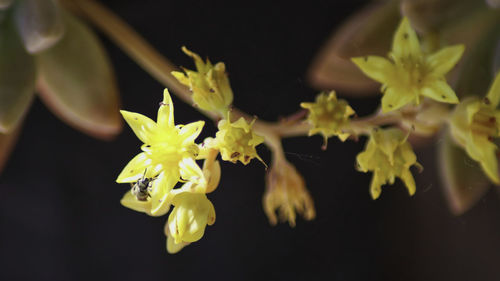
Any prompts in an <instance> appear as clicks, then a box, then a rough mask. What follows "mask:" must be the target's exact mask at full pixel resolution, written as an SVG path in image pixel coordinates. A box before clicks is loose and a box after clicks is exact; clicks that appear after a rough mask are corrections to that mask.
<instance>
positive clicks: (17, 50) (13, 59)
mask: <svg viewBox="0 0 500 281" xmlns="http://www.w3.org/2000/svg"><path fill="white" fill-rule="evenodd" d="M35 79H36V70H35V63H34V61H33V58H32V57H31V56H30V55H29V54H28V53H26V51H25V50H24V48H23V46H22V43H21V40H20V39H19V37H18V35H17V34H16V31H15V30H14V26H13V24H11V23H10V21H5V22H4V23H3V24H1V25H0V132H1V133H7V132H9V131H10V130H11V129H13V128H14V127H16V126H17V125H18V124H19V122H20V120H21V119H22V117H23V116H24V114H25V113H26V111H27V110H28V107H29V105H30V104H31V102H32V100H33V97H34V94H35Z"/></svg>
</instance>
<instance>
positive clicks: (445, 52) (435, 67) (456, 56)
mask: <svg viewBox="0 0 500 281" xmlns="http://www.w3.org/2000/svg"><path fill="white" fill-rule="evenodd" d="M464 50H465V46H464V45H454V46H450V47H445V48H443V49H441V50H439V51H438V52H436V53H434V54H432V55H430V56H429V57H427V63H428V65H429V67H430V68H431V70H430V71H431V72H432V75H436V76H443V75H445V74H446V73H448V72H449V71H450V70H451V69H452V68H453V67H454V66H455V65H456V64H457V62H458V61H459V60H460V58H461V57H462V54H463V53H464Z"/></svg>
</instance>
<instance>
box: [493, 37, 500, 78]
mask: <svg viewBox="0 0 500 281" xmlns="http://www.w3.org/2000/svg"><path fill="white" fill-rule="evenodd" d="M499 71H500V39H498V42H497V46H496V47H495V56H494V57H493V69H492V72H493V73H498V72H499Z"/></svg>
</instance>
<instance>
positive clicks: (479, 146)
mask: <svg viewBox="0 0 500 281" xmlns="http://www.w3.org/2000/svg"><path fill="white" fill-rule="evenodd" d="M465 149H466V151H467V154H468V155H469V156H470V157H471V158H472V159H474V160H476V161H478V162H479V163H480V164H481V168H483V171H484V172H485V173H486V175H487V176H488V178H489V179H490V180H491V181H493V182H494V183H496V184H499V183H500V180H499V177H498V159H497V155H496V153H495V152H496V149H497V146H496V145H495V144H493V143H492V142H491V141H490V140H489V139H488V138H487V137H486V136H482V135H480V136H476V135H471V141H469V142H467V143H466V146H465Z"/></svg>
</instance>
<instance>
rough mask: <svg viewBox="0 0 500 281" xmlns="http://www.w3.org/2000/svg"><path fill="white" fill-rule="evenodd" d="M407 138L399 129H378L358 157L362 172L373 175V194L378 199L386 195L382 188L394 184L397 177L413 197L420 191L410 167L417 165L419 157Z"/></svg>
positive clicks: (371, 188)
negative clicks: (382, 194) (417, 190)
mask: <svg viewBox="0 0 500 281" xmlns="http://www.w3.org/2000/svg"><path fill="white" fill-rule="evenodd" d="M407 137H408V136H407V135H404V134H403V132H402V131H401V130H399V129H396V128H390V129H375V130H373V132H372V133H371V135H370V140H369V141H368V143H367V144H366V148H365V150H364V151H363V152H361V153H359V154H358V156H357V157H356V161H357V163H358V169H359V170H360V171H361V172H365V173H366V172H369V171H372V172H373V178H372V182H371V185H370V194H371V196H372V198H373V199H377V198H378V197H379V196H380V193H381V192H382V189H381V187H382V185H384V184H386V183H389V184H394V181H395V179H396V177H398V178H400V179H401V180H402V181H403V182H404V183H405V185H406V188H407V189H408V193H410V195H413V194H414V193H415V190H416V186H415V180H414V179H413V175H412V174H411V172H410V167H411V166H413V165H417V166H418V167H421V166H420V164H418V163H417V156H416V155H415V153H414V152H413V149H412V148H411V145H410V144H409V143H408V142H407V141H406V139H407Z"/></svg>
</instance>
